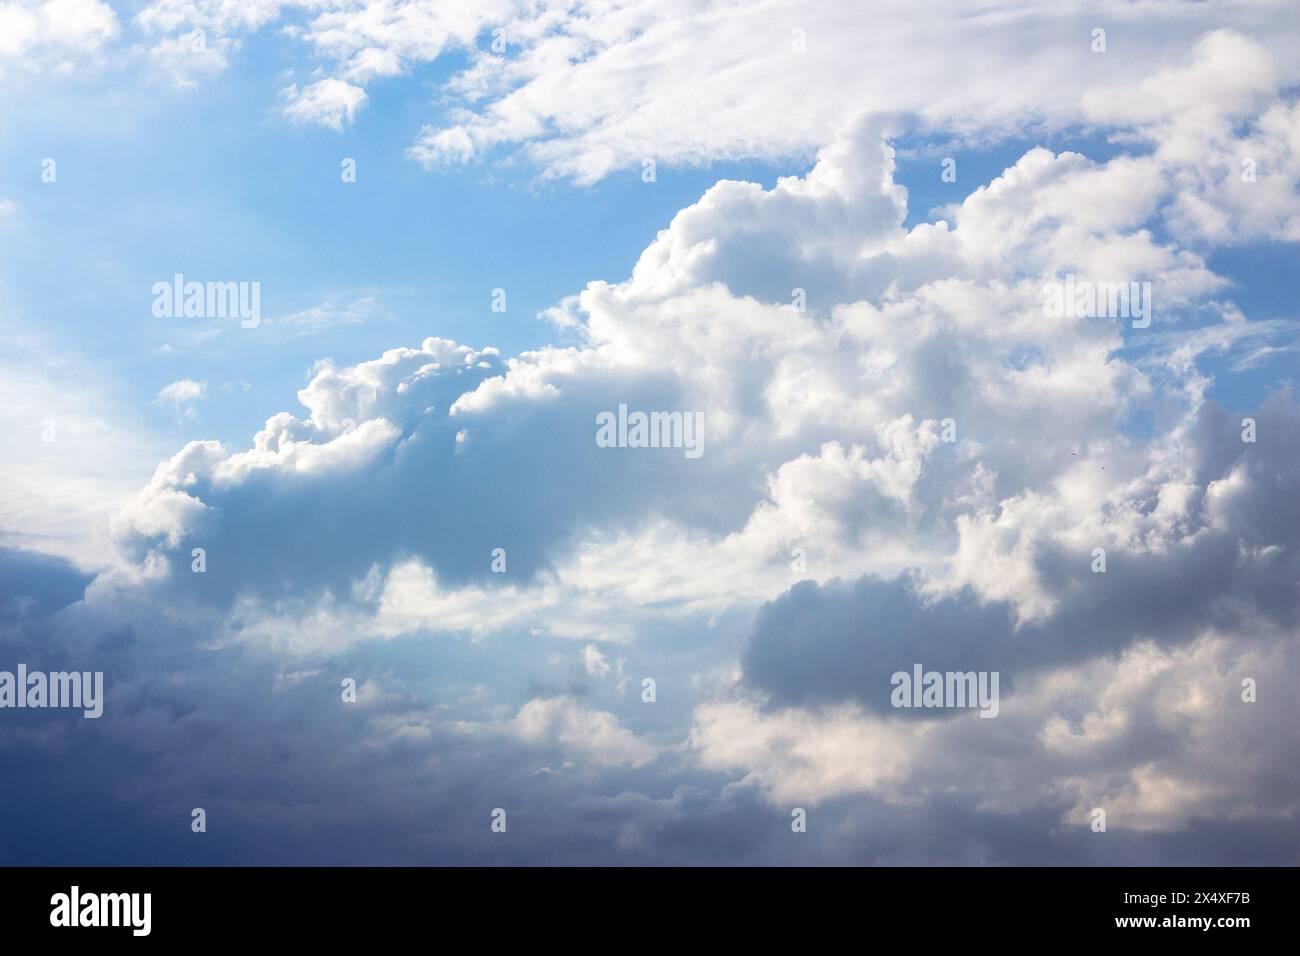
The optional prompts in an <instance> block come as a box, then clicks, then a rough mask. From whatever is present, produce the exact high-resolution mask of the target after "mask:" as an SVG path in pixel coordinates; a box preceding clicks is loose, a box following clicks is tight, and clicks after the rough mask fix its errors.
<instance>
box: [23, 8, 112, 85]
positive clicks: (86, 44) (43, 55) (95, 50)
mask: <svg viewBox="0 0 1300 956" xmlns="http://www.w3.org/2000/svg"><path fill="white" fill-rule="evenodd" d="M120 29H121V27H120V25H119V24H118V21H117V14H115V13H114V12H113V9H112V7H110V6H109V5H108V4H106V3H102V2H100V0H6V2H4V3H0V67H3V66H4V65H5V64H6V62H10V63H19V64H23V65H27V66H33V67H37V66H48V67H52V68H54V69H57V70H60V71H67V70H70V69H72V68H73V67H75V65H76V63H77V62H78V61H79V60H82V59H87V58H91V57H94V56H95V55H97V54H99V53H100V52H101V51H102V50H103V48H104V47H105V45H106V44H108V43H109V42H110V41H112V40H114V39H115V38H116V37H117V36H118V34H119V32H120Z"/></svg>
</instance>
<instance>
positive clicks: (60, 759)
mask: <svg viewBox="0 0 1300 956" xmlns="http://www.w3.org/2000/svg"><path fill="white" fill-rule="evenodd" d="M1298 182H1300V22H1297V20H1296V18H1295V16H1294V11H1293V10H1291V9H1289V5H1288V4H1287V3H1284V2H1272V0H1256V2H1228V0H1220V2H1195V3H1193V2H1182V0H1161V2H1145V0H1135V2H1122V3H1121V2H1095V3H1059V4H1050V5H1043V4H1035V3H1028V2H1019V0H1001V2H994V3H988V4H979V5H973V4H969V3H965V4H963V3H955V2H944V0H927V2H901V0H900V2H886V0H881V2H873V3H870V4H843V3H834V2H825V3H822V2H811V0H805V2H798V3H796V2H787V0H767V2H758V3H753V4H743V5H742V4H734V3H730V2H712V0H694V2H679V0H668V2H663V0H660V2H654V3H651V2H648V0H623V2H590V3H575V2H558V0H557V2H549V0H533V2H528V3H521V2H516V0H483V2H475V3H472V4H470V3H466V4H454V3H437V2H402V0H312V2H305V3H278V2H270V0H249V2H242V3H232V2H225V0H211V2H210V0H156V2H152V3H148V2H136V3H122V4H117V3H107V2H104V0H0V462H2V463H3V466H2V467H0V760H3V764H4V766H5V767H6V768H7V769H9V771H10V773H9V779H10V780H15V781H18V785H16V786H9V787H5V788H4V789H3V792H0V820H3V823H0V862H4V863H8V864H66V865H118V864H183V865H188V864H195V865H238V864H251V865H261V864H266V865H277V864H340V865H351V864H360V865H390V864H401V865H411V864H429V865H443V864H450V865H456V864H471V865H477V864H524V865H529V864H561V865H579V864H599V865H695V864H710V865H716V864H728V865H730V864H752V865H787V864H793V865H953V864H958V865H1094V864H1120V865H1168V864H1287V863H1294V862H1296V851H1295V849H1294V848H1295V847H1296V846H1298V845H1300V839H1298V838H1300V819H1298V818H1297V812H1298V808H1297V803H1296V794H1297V793H1300V747H1298V745H1297V742H1296V741H1297V738H1296V735H1295V733H1294V728H1295V726H1296V724H1297V720H1298V719H1300V704H1298V703H1297V701H1296V699H1295V695H1294V694H1293V693H1292V688H1293V687H1294V686H1296V683H1297V681H1300V646H1298V645H1297V637H1298V631H1297V627H1298V621H1300V591H1298V586H1300V550H1298V549H1300V406H1298V405H1297V398H1296V395H1295V391H1294V382H1295V378H1296V373H1297V342H1298V339H1297V332H1300V317H1298V316H1297V315H1296V309H1295V306H1294V303H1295V301H1296V293H1297V291H1300V288H1298V286H1300V280H1297V278H1296V276H1297V270H1296V269H1295V261H1296V259H1295V254H1296V251H1297V245H1296V244H1297V242H1298V241H1300V191H1298V189H1297V184H1298ZM178 274H179V275H182V276H183V277H184V280H185V281H194V282H199V283H204V284H207V283H214V284H216V283H221V284H224V283H233V284H235V286H239V287H242V288H244V289H245V290H248V291H250V294H251V290H254V289H255V290H256V293H257V298H256V300H255V301H256V303H257V308H256V309H255V310H254V312H252V313H249V314H246V315H245V316H243V319H244V321H241V317H240V316H232V315H229V314H224V315H223V314H215V313H214V312H213V311H212V310H211V309H210V308H208V306H207V304H206V301H205V303H204V307H203V308H201V309H200V310H199V312H200V314H197V315H188V316H187V315H184V314H179V315H174V314H172V315H169V314H166V313H167V310H166V309H160V307H159V305H158V298H159V292H158V286H159V284H162V286H163V287H164V288H165V287H168V286H170V284H171V283H172V282H173V277H174V276H176V275H178ZM1116 283H1122V284H1123V288H1124V289H1125V291H1126V294H1127V293H1128V291H1129V290H1130V289H1132V290H1133V291H1132V300H1131V302H1126V304H1131V305H1132V306H1133V308H1132V309H1125V310H1123V311H1121V310H1119V309H1118V307H1117V306H1114V305H1111V304H1108V303H1107V302H1106V296H1105V295H1104V294H1103V295H1102V297H1101V302H1102V303H1103V304H1102V305H1101V306H1098V307H1097V308H1093V309H1089V308H1077V309H1070V310H1066V311H1065V312H1064V313H1062V312H1061V311H1053V310H1052V309H1051V308H1050V307H1049V303H1050V301H1051V297H1052V295H1053V294H1054V293H1060V292H1061V291H1062V290H1064V289H1066V288H1069V289H1071V290H1074V289H1076V288H1086V287H1092V286H1096V285H1098V284H1106V285H1109V284H1116ZM205 291H206V290H205ZM1139 305H1140V306H1141V309H1138V307H1139ZM1139 311H1140V313H1141V314H1138V312H1139ZM160 312H161V313H162V314H160ZM182 312H183V310H182ZM1130 313H1132V314H1130ZM620 409H623V412H622V414H623V415H624V417H626V415H627V413H628V411H630V412H632V413H636V412H642V413H647V414H648V413H652V412H663V413H675V414H677V415H678V416H679V419H678V420H679V421H681V422H683V423H686V422H692V423H695V422H698V423H699V424H698V427H697V429H696V430H695V431H694V433H693V434H692V433H688V432H684V431H683V430H681V429H679V430H677V431H676V432H665V433H664V434H665V436H667V437H666V438H665V441H664V442H663V443H662V444H663V445H664V446H665V447H637V442H636V440H635V438H634V437H632V436H630V435H629V434H628V433H627V430H626V429H624V430H623V432H622V434H619V430H618V429H615V432H614V439H615V440H614V441H612V442H611V441H610V440H607V439H608V438H609V435H608V434H606V435H605V436H604V437H602V433H601V431H600V428H599V424H600V422H601V420H602V416H605V415H608V416H612V417H613V418H615V419H617V418H618V417H619V415H620ZM683 427H684V425H683ZM611 445H612V446H613V447H611ZM20 665H22V666H23V667H24V668H25V669H26V671H27V672H42V673H54V672H65V671H76V672H80V673H86V674H94V673H100V674H102V675H103V676H102V680H103V713H102V715H101V716H99V717H98V718H88V717H85V716H83V713H82V711H81V710H80V709H76V708H58V707H23V708H18V707H17V706H16V705H13V704H8V703H6V701H7V698H6V696H5V693H6V691H5V676H4V675H5V673H13V674H16V673H17V672H18V668H19V666H20ZM914 666H919V667H920V668H921V669H922V673H924V672H927V671H932V672H938V673H940V674H948V673H960V674H965V673H970V672H974V673H977V674H979V675H982V676H983V677H985V678H989V677H991V676H992V675H996V677H997V678H998V682H997V685H996V686H997V688H998V691H997V697H998V699H997V701H996V706H995V707H993V708H988V707H985V708H983V709H982V710H981V709H978V708H974V707H971V706H966V705H962V704H959V703H954V701H952V700H951V699H948V698H943V699H941V700H940V701H939V702H938V703H940V704H942V705H943V706H934V707H903V706H899V702H898V696H897V695H896V694H895V693H894V690H895V687H896V683H897V682H896V677H897V675H899V674H903V675H910V674H911V673H912V672H913V667H914ZM918 700H919V698H918ZM984 718H990V719H984ZM200 811H201V812H200ZM1099 811H1100V813H1099Z"/></svg>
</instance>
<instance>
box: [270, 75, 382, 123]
mask: <svg viewBox="0 0 1300 956" xmlns="http://www.w3.org/2000/svg"><path fill="white" fill-rule="evenodd" d="M280 95H281V96H282V97H283V98H284V99H285V100H286V102H285V105H284V107H283V112H284V115H285V116H287V117H288V118H289V119H291V120H293V121H294V122H296V123H320V124H321V125H322V126H328V127H330V128H331V129H336V130H339V129H342V128H343V127H344V126H345V125H347V124H349V123H351V122H352V120H353V119H354V118H355V117H356V115H357V111H358V110H360V109H361V107H362V106H363V105H365V102H366V91H365V90H363V89H362V88H361V87H359V86H353V85H352V84H350V83H346V82H344V81H343V80H335V79H329V80H320V81H318V82H316V83H313V84H311V86H308V87H306V88H304V89H301V90H300V89H298V85H297V84H296V83H295V84H293V85H292V86H289V87H286V88H285V89H283V90H281V91H280Z"/></svg>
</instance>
